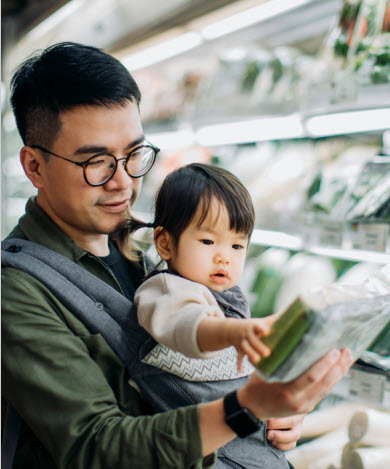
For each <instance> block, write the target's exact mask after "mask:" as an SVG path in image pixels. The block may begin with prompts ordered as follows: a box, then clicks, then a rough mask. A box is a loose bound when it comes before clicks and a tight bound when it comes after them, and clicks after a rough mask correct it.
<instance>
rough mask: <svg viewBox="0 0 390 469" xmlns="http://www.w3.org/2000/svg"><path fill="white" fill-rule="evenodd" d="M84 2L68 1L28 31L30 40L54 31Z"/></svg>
mask: <svg viewBox="0 0 390 469" xmlns="http://www.w3.org/2000/svg"><path fill="white" fill-rule="evenodd" d="M53 3H54V2H53ZM84 3H85V0H71V1H70V2H68V3H66V4H65V5H64V6H62V7H61V8H59V9H58V10H57V11H55V12H54V13H53V14H52V15H50V16H49V17H48V18H46V19H45V20H44V21H42V22H41V23H39V24H38V25H37V26H36V27H35V28H34V29H32V30H31V31H30V32H29V33H28V38H29V40H30V41H31V40H36V39H38V38H40V37H42V36H44V35H45V34H46V33H48V32H49V31H52V30H53V29H54V28H55V27H56V26H57V25H59V24H60V23H62V22H63V21H65V19H67V18H69V17H71V16H72V15H74V14H75V13H76V11H77V10H79V9H80V8H81V7H82V5H83V4H84Z"/></svg>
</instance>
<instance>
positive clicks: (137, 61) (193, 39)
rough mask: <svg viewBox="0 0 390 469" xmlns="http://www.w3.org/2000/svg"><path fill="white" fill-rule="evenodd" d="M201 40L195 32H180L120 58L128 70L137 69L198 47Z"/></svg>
mask: <svg viewBox="0 0 390 469" xmlns="http://www.w3.org/2000/svg"><path fill="white" fill-rule="evenodd" d="M202 42H203V39H202V37H201V35H200V34H199V33H197V32H190V33H185V34H181V35H180V36H177V37H175V38H174V39H169V40H168V41H164V42H162V43H161V44H158V45H156V46H152V47H149V48H148V49H145V50H143V51H141V52H137V53H135V54H132V55H129V56H127V57H125V58H124V59H122V63H123V65H124V66H125V67H126V68H128V69H129V70H130V71H134V70H138V69H140V68H145V67H148V66H149V65H153V64H155V63H158V62H162V61H163V60H166V59H170V58H171V57H174V56H175V55H179V54H181V53H183V52H186V51H188V50H190V49H193V48H194V47H198V46H199V45H200V44H201V43H202Z"/></svg>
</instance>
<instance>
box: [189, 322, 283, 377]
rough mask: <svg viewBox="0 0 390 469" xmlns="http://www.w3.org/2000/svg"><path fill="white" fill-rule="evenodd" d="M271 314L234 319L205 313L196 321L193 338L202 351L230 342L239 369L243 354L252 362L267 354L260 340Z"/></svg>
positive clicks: (214, 348)
mask: <svg viewBox="0 0 390 469" xmlns="http://www.w3.org/2000/svg"><path fill="white" fill-rule="evenodd" d="M274 320H275V317H274V316H268V317H266V318H261V319H234V318H227V319H222V318H217V317H210V316H208V317H206V318H204V319H202V320H201V321H200V323H199V326H198V330H197V341H198V346H199V349H200V350H201V351H203V352H211V351H215V350H221V349H224V348H226V347H230V346H231V345H233V346H234V347H235V348H236V349H237V352H238V371H242V361H243V359H244V356H245V355H248V359H249V360H250V361H251V362H252V363H254V364H255V363H257V362H258V361H259V360H260V358H261V357H267V356H268V355H269V354H270V351H269V349H268V347H266V346H265V345H264V344H263V343H262V342H261V340H260V337H264V336H267V335H268V334H269V333H270V332H271V324H272V323H273V322H274Z"/></svg>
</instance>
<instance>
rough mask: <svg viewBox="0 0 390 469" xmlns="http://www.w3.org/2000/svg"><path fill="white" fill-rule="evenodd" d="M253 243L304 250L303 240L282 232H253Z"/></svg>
mask: <svg viewBox="0 0 390 469" xmlns="http://www.w3.org/2000/svg"><path fill="white" fill-rule="evenodd" d="M251 243H254V244H259V245H260V246H275V247H279V248H286V249H292V250H298V249H302V240H301V239H300V238H298V237H297V236H292V235H289V234H286V233H282V232H280V231H268V230H253V233H252V236H251Z"/></svg>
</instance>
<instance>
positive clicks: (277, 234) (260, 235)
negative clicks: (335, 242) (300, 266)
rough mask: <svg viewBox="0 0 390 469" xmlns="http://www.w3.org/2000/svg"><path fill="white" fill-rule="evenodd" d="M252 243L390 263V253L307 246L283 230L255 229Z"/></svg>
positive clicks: (329, 255) (352, 259) (358, 260)
mask: <svg viewBox="0 0 390 469" xmlns="http://www.w3.org/2000/svg"><path fill="white" fill-rule="evenodd" d="M251 243H252V244H255V245H259V246H269V247H278V248H285V249H291V250H293V251H306V252H309V253H312V254H317V255H321V256H326V257H333V258H337V259H346V260H350V261H357V262H373V263H378V264H389V263H390V253H389V254H387V253H385V252H383V253H382V252H375V251H364V250H361V249H343V248H328V247H323V246H305V245H304V243H303V240H302V239H301V238H300V237H298V236H293V235H289V234H287V233H283V232H281V231H272V230H259V229H255V230H253V234H252V237H251Z"/></svg>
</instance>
